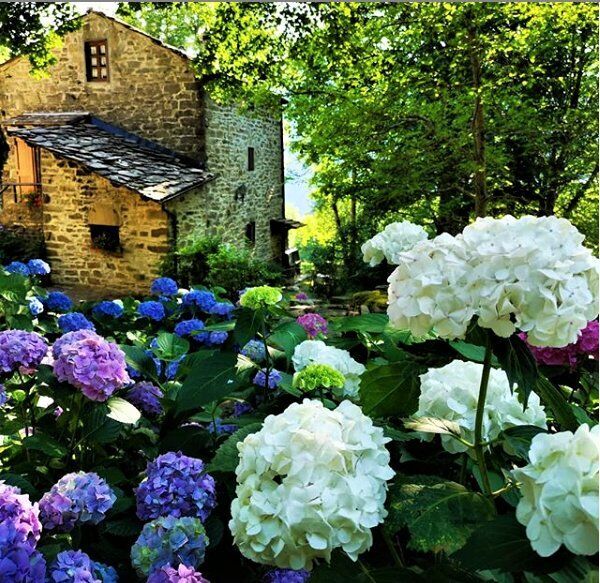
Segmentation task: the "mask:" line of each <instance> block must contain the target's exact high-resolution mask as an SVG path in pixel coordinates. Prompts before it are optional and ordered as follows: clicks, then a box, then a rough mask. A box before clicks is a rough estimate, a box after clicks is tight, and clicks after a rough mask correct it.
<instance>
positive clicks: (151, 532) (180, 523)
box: [131, 516, 208, 577]
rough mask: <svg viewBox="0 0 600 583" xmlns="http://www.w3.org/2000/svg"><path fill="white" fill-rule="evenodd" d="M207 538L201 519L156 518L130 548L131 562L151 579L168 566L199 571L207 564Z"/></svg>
mask: <svg viewBox="0 0 600 583" xmlns="http://www.w3.org/2000/svg"><path fill="white" fill-rule="evenodd" d="M207 544H208V537H207V536H206V531H205V530H204V526H203V525H202V521H201V520H200V519H199V518H190V517H184V518H175V517H174V516H166V517H163V518H157V519H156V520H153V521H152V522H148V523H147V524H145V525H144V528H143V529H142V532H141V533H140V536H139V537H138V539H137V540H136V541H135V544H134V545H133V546H132V547H131V563H132V564H133V566H134V567H135V569H136V570H137V571H138V573H139V574H140V575H142V576H146V577H148V576H149V575H151V574H152V573H154V572H155V571H158V570H159V569H161V568H163V567H165V566H167V565H177V566H179V565H188V567H191V568H194V569H196V568H198V567H199V566H200V565H201V564H202V562H203V561H204V553H205V550H206V545H207Z"/></svg>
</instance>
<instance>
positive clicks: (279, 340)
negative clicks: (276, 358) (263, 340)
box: [269, 322, 306, 358]
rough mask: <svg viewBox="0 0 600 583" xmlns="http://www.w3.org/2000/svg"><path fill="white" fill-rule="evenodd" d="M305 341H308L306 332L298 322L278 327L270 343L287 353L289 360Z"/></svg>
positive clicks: (270, 338) (271, 336)
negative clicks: (297, 347)
mask: <svg viewBox="0 0 600 583" xmlns="http://www.w3.org/2000/svg"><path fill="white" fill-rule="evenodd" d="M303 340H306V332H305V330H304V328H302V326H300V324H298V323H297V322H286V323H284V324H282V325H281V326H277V328H275V330H273V333H272V334H271V335H270V336H269V342H270V343H271V344H273V345H274V346H275V347H276V348H279V349H280V350H282V351H283V352H285V355H286V356H287V357H288V358H291V357H292V355H293V354H294V349H295V348H296V346H298V344H300V342H302V341H303Z"/></svg>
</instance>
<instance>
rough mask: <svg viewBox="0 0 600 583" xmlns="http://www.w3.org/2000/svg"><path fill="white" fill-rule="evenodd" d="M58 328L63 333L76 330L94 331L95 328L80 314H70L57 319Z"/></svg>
mask: <svg viewBox="0 0 600 583" xmlns="http://www.w3.org/2000/svg"><path fill="white" fill-rule="evenodd" d="M58 327H59V328H60V329H61V330H62V331H63V332H75V331H77V330H95V329H96V327H95V326H94V324H92V322H90V321H89V320H88V319H87V318H86V317H85V316H84V315H83V314H82V313H81V312H70V313H68V314H63V315H62V316H59V318H58Z"/></svg>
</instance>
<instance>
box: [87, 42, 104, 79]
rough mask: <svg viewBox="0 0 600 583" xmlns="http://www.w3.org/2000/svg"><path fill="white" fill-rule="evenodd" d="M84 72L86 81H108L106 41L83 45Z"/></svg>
mask: <svg viewBox="0 0 600 583" xmlns="http://www.w3.org/2000/svg"><path fill="white" fill-rule="evenodd" d="M85 72H86V77H87V80H88V81H108V43H107V41H106V40H95V41H88V42H86V43H85Z"/></svg>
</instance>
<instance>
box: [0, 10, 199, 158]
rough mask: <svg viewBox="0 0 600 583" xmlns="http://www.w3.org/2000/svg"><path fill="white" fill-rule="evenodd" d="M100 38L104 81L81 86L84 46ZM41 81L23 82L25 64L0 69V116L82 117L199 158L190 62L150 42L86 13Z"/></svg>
mask: <svg viewBox="0 0 600 583" xmlns="http://www.w3.org/2000/svg"><path fill="white" fill-rule="evenodd" d="M102 39H107V41H108V57H109V59H108V60H109V81H107V82H88V81H87V80H86V71H85V55H84V42H86V41H92V40H102ZM56 57H57V62H56V64H55V65H53V66H52V67H50V68H49V70H48V73H47V76H45V77H42V78H35V77H33V76H31V75H30V63H29V60H28V59H27V58H26V57H22V58H19V59H15V60H13V61H10V62H8V63H6V64H4V65H0V115H1V119H7V118H10V117H13V116H15V115H18V114H20V113H24V112H29V111H89V112H91V113H92V114H94V115H96V116H97V117H99V118H101V119H103V120H105V121H107V122H109V123H112V124H115V125H118V126H121V127H123V128H124V129H126V130H128V131H131V132H133V133H137V134H139V135H141V136H142V137H144V138H147V139H150V140H154V141H156V142H158V143H159V144H161V145H163V146H165V147H167V148H170V149H172V150H175V151H176V152H180V153H182V154H186V155H188V156H190V157H192V158H194V159H196V160H201V159H202V158H203V139H202V100H201V95H200V92H199V89H198V83H197V81H196V79H195V77H194V73H193V70H192V67H191V63H190V61H189V60H188V59H186V58H185V57H184V56H183V55H180V54H178V53H177V52H175V51H172V50H170V49H167V48H165V47H163V46H160V45H158V44H157V43H156V42H155V41H153V40H152V39H150V38H149V37H147V36H145V35H143V34H139V33H136V32H134V31H132V30H131V29H130V28H128V27H126V26H124V25H123V24H120V23H118V22H115V21H114V20H112V19H109V18H106V17H104V16H101V15H99V14H94V13H91V14H89V15H87V16H86V17H85V18H84V21H83V24H82V26H81V28H80V29H79V30H77V31H75V32H72V33H69V34H68V35H66V36H65V37H64V39H63V45H62V47H61V48H60V49H59V50H58V51H57V52H56Z"/></svg>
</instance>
